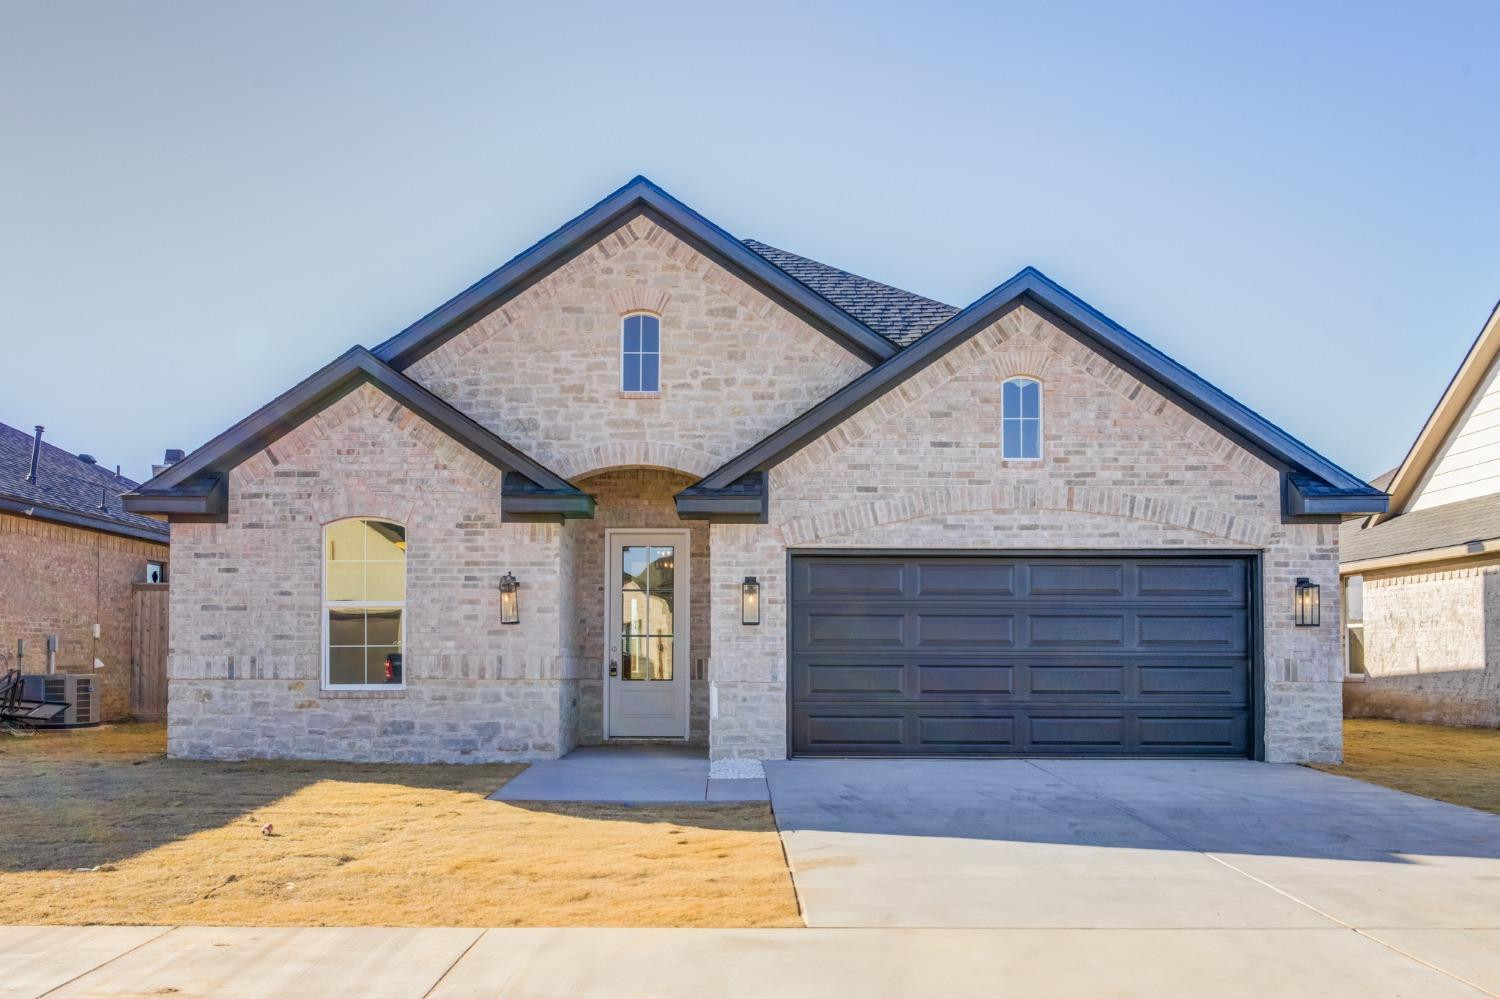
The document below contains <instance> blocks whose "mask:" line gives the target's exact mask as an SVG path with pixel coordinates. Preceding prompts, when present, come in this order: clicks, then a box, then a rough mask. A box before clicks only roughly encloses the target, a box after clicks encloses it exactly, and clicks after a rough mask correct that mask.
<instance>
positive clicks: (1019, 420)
mask: <svg viewBox="0 0 1500 999" xmlns="http://www.w3.org/2000/svg"><path fill="white" fill-rule="evenodd" d="M1028 382H1030V383H1031V384H1034V385H1035V386H1036V416H1035V420H1036V454H1035V455H1034V456H1032V457H1024V456H1023V457H1019V458H1010V457H1007V456H1006V454H1005V450H1006V449H1005V427H1006V424H1008V423H1010V422H1012V421H1014V422H1015V423H1016V424H1017V432H1020V427H1022V426H1024V425H1025V424H1026V423H1027V422H1028V421H1030V420H1032V419H1033V417H1030V416H1015V417H1009V418H1008V417H1006V415H1005V386H1007V385H1010V384H1012V383H1016V384H1022V385H1024V384H1026V383H1028ZM1046 404H1047V392H1046V390H1045V388H1044V387H1043V385H1042V380H1041V379H1040V378H1037V377H1035V376H1034V375H1012V376H1011V377H1009V378H1007V379H1005V381H1003V382H1001V383H1000V460H1001V461H1041V460H1042V451H1043V450H1044V446H1043V438H1042V430H1043V427H1045V426H1046V420H1045V417H1046ZM1017 443H1018V444H1021V445H1024V444H1025V443H1026V438H1025V435H1024V434H1023V435H1022V437H1021V440H1020V441H1018V442H1017Z"/></svg>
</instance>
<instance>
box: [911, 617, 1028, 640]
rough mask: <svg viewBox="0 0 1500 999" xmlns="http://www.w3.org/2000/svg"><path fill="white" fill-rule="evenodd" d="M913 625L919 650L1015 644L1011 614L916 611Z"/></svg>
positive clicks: (1014, 626) (1014, 621) (1013, 623)
mask: <svg viewBox="0 0 1500 999" xmlns="http://www.w3.org/2000/svg"><path fill="white" fill-rule="evenodd" d="M916 623H917V627H916V634H917V642H916V647H917V648H918V649H931V648H951V647H954V646H971V647H973V646H977V647H979V648H985V649H994V648H1006V647H1009V646H1012V645H1014V644H1015V642H1016V618H1015V615H1014V614H994V613H985V612H984V611H971V612H963V613H947V614H937V613H932V614H929V613H923V612H918V613H917V614H916Z"/></svg>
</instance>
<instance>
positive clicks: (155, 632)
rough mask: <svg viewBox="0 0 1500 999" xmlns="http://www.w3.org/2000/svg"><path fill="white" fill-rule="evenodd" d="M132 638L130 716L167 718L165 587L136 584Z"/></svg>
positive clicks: (158, 584) (161, 584)
mask: <svg viewBox="0 0 1500 999" xmlns="http://www.w3.org/2000/svg"><path fill="white" fill-rule="evenodd" d="M132 588H133V589H134V590H135V593H134V594H133V596H134V598H135V635H134V638H133V640H132V642H131V646H130V658H131V663H130V666H131V669H130V712H131V714H133V715H135V716H136V717H137V718H140V719H142V720H144V721H166V718H167V584H166V583H136V584H134V586H133V587H132Z"/></svg>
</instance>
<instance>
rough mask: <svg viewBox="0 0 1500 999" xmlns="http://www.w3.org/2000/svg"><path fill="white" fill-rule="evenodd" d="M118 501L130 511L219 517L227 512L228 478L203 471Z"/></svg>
mask: <svg viewBox="0 0 1500 999" xmlns="http://www.w3.org/2000/svg"><path fill="white" fill-rule="evenodd" d="M121 502H122V503H123V504H124V506H125V509H127V510H129V511H130V512H131V513H165V514H168V515H174V516H180V515H186V514H193V515H197V516H203V517H212V518H215V519H219V520H222V519H223V518H224V516H225V515H226V514H228V513H229V479H228V477H227V476H224V475H217V474H213V473H207V472H205V473H204V474H202V475H199V476H196V477H194V478H192V479H189V480H188V481H187V482H184V483H182V484H181V485H178V486H176V487H174V488H172V489H164V490H142V489H138V490H137V491H135V492H133V493H126V494H125V495H124V496H123V497H121Z"/></svg>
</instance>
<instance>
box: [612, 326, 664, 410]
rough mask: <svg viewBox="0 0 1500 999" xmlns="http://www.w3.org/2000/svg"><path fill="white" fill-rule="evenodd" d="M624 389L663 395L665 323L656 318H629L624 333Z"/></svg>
mask: <svg viewBox="0 0 1500 999" xmlns="http://www.w3.org/2000/svg"><path fill="white" fill-rule="evenodd" d="M620 388H621V389H622V390H624V391H626V392H660V391H661V320H660V319H657V318H656V317H655V316H648V315H634V316H626V317H625V321H624V323H623V326H622V328H621V331H620Z"/></svg>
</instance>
